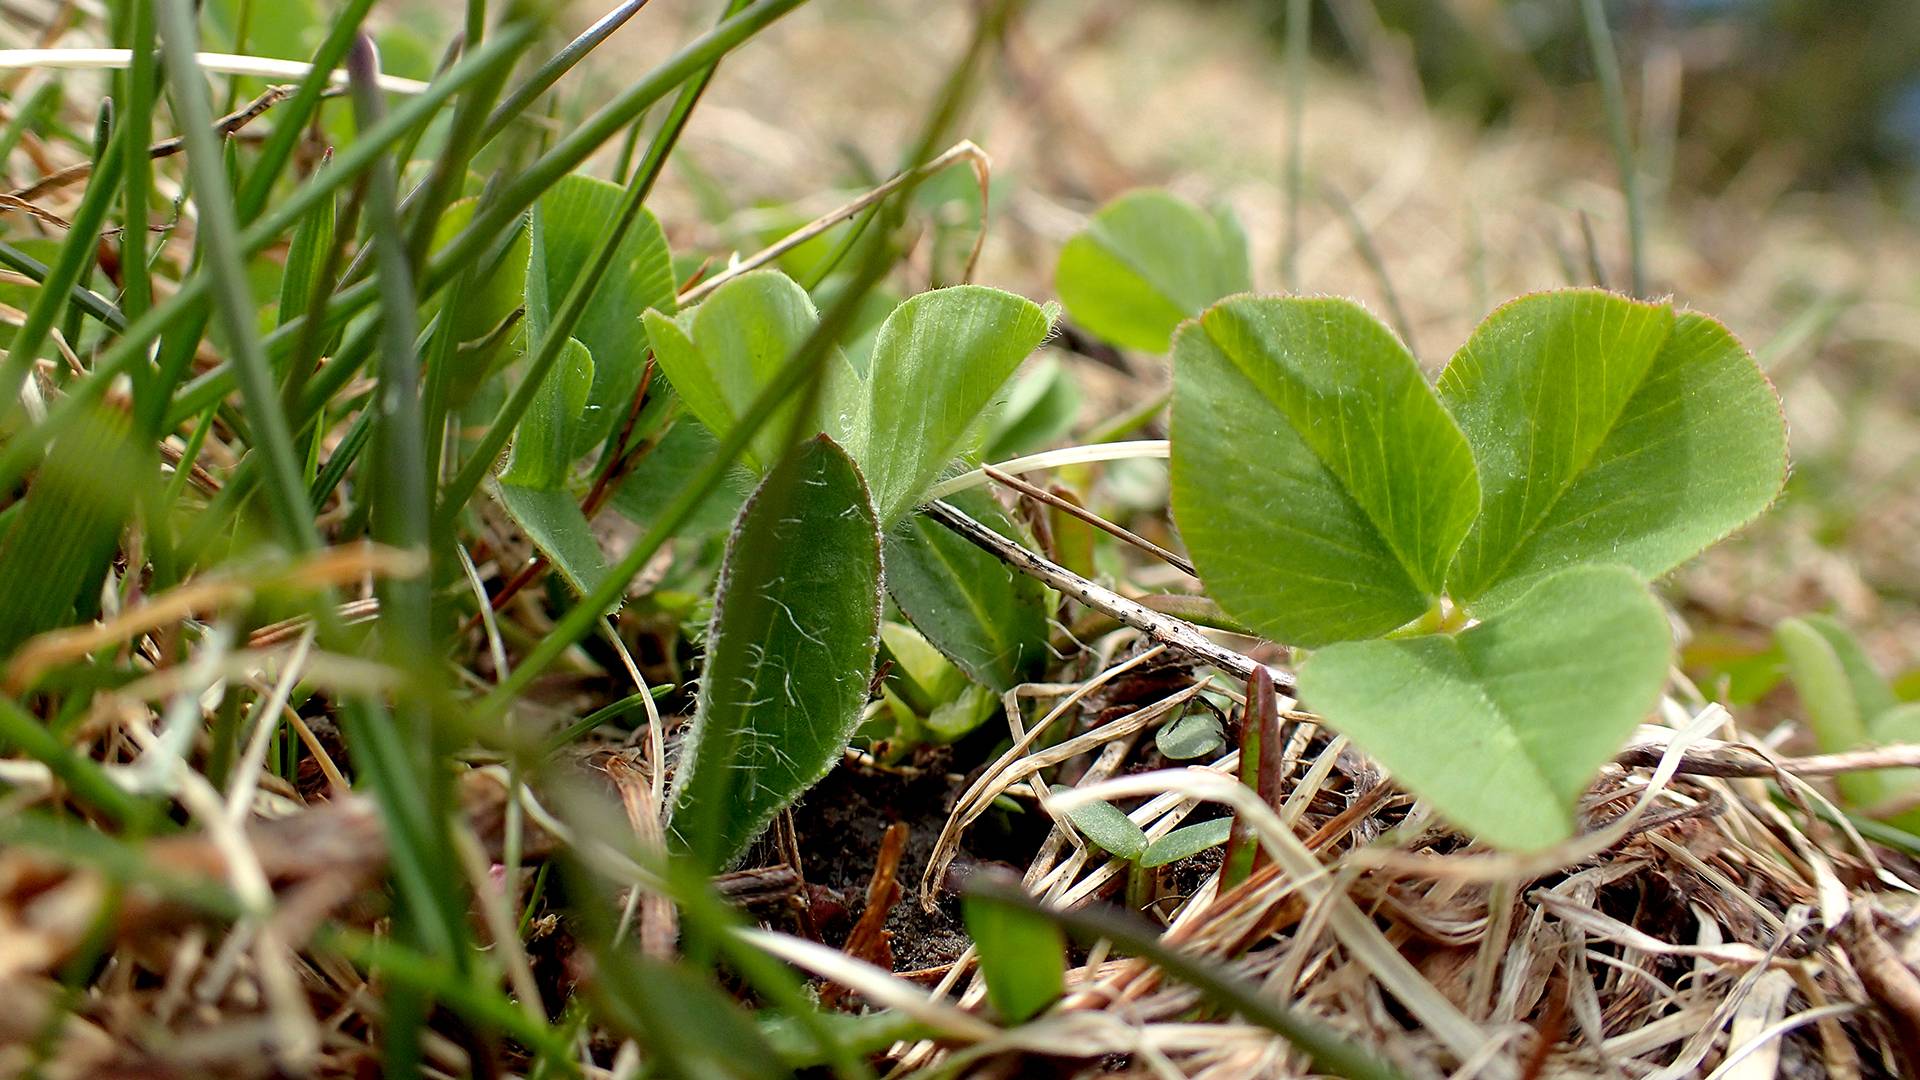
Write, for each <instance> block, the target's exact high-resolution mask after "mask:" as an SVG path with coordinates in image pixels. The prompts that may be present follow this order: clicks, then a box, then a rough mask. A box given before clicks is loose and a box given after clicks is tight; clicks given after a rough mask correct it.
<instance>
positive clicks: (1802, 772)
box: [1614, 739, 1920, 778]
mask: <svg viewBox="0 0 1920 1080" xmlns="http://www.w3.org/2000/svg"><path fill="white" fill-rule="evenodd" d="M1664 752H1665V748H1664V747H1663V746H1662V745H1660V744H1657V743H1640V744H1636V745H1633V746H1629V747H1627V748H1626V749H1625V750H1623V751H1621V752H1620V753H1619V754H1618V755H1617V756H1616V757H1615V758H1614V760H1615V761H1617V762H1619V763H1620V764H1622V765H1627V766H1642V765H1654V764H1657V763H1658V762H1659V760H1660V757H1661V755H1662V754H1663V753H1664ZM1902 768H1920V744H1914V743H1903V744H1901V745H1899V746H1877V747H1874V748H1872V749H1870V750H1848V751H1845V752H1843V753H1838V754H1812V755H1809V756H1807V757H1797V758H1778V759H1775V758H1769V757H1767V756H1766V755H1764V754H1762V753H1760V752H1759V751H1758V750H1755V749H1753V748H1752V747H1749V746H1742V745H1740V744H1739V743H1730V742H1719V741H1717V740H1714V739H1701V740H1699V741H1698V742H1696V743H1695V744H1693V745H1692V746H1690V747H1688V748H1687V750H1686V752H1685V753H1684V754H1683V755H1682V756H1681V758H1680V767H1679V770H1678V771H1679V772H1682V773H1686V774H1688V775H1691V776H1726V777H1735V776H1751V777H1762V778H1764V777H1771V776H1776V775H1778V774H1780V773H1783V772H1784V773H1792V774H1793V775H1795V776H1798V777H1803V778H1804V777H1809V776H1840V775H1843V774H1845V773H1855V772H1866V771H1869V770H1872V769H1902Z"/></svg>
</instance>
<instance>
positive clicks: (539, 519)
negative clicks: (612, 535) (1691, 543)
mask: <svg viewBox="0 0 1920 1080" xmlns="http://www.w3.org/2000/svg"><path fill="white" fill-rule="evenodd" d="M493 488H494V493H495V494H496V495H497V496H498V497H499V499H500V505H501V506H502V507H504V508H505V509H506V511H507V516H508V517H511V518H512V519H513V522H514V524H516V525H518V526H520V531H521V532H524V533H526V534H527V539H528V540H530V541H532V542H533V546H534V547H535V548H537V549H538V550H539V551H540V554H542V555H545V556H546V557H547V561H548V562H551V563H552V564H553V567H554V569H556V570H558V571H560V576H561V577H562V578H564V579H566V582H567V584H568V585H570V586H572V588H573V591H574V592H575V593H577V594H579V595H581V596H585V595H586V594H587V593H589V592H592V591H593V589H594V587H595V586H597V585H599V584H600V583H601V582H602V581H604V580H606V576H607V559H606V555H605V554H604V553H603V552H601V550H600V542H599V541H598V540H595V539H594V538H593V526H592V525H591V524H589V523H588V522H587V516H586V515H585V514H583V513H581V512H580V504H579V503H577V502H575V501H574V497H573V495H572V493H571V492H568V491H567V490H565V489H564V488H532V487H522V486H520V485H519V484H513V483H508V482H507V481H504V480H501V481H497V482H495V483H494V485H493Z"/></svg>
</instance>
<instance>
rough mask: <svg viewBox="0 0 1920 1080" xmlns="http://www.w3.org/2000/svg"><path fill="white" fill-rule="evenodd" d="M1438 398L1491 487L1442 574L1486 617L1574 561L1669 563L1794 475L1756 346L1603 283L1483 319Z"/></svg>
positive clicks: (1643, 566)
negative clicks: (1610, 290) (1613, 291)
mask: <svg viewBox="0 0 1920 1080" xmlns="http://www.w3.org/2000/svg"><path fill="white" fill-rule="evenodd" d="M1440 396H1441V399H1442V400H1443V401H1445V402H1446V404H1447V407H1448V408H1449V409H1451V410H1452V411H1453V414H1454V416H1455V418H1456V419H1458V420H1459V422H1460V427H1461V429H1462V430H1463V431H1465V432H1466V435H1467V441H1468V442H1470V443H1471V444H1472V445H1473V453H1474V458H1475V460H1476V461H1477V462H1478V463H1479V466H1480V478H1481V484H1482V487H1483V491H1482V499H1481V515H1480V520H1479V521H1477V522H1476V523H1475V524H1474V528H1473V531H1472V532H1471V533H1469V534H1468V536H1467V539H1466V541H1465V542H1464V543H1463V544H1462V545H1461V547H1460V554H1459V558H1458V561H1457V562H1456V563H1455V564H1454V566H1453V569H1452V572H1451V574H1450V575H1449V577H1448V579H1447V584H1448V589H1449V591H1450V592H1451V593H1452V594H1453V596H1454V598H1455V599H1457V600H1461V601H1465V602H1473V601H1478V606H1477V608H1476V610H1477V611H1479V612H1480V613H1481V614H1486V613H1488V612H1491V611H1494V610H1497V609H1498V608H1499V607H1500V606H1502V605H1504V604H1506V603H1509V602H1511V601H1512V600H1514V599H1515V598H1517V597H1518V596H1519V595H1520V594H1521V593H1523V592H1525V591H1526V589H1527V587H1528V586H1529V585H1530V584H1531V583H1532V582H1533V581H1535V580H1537V579H1539V578H1540V577H1541V576H1543V575H1545V574H1549V573H1552V572H1553V571H1555V570H1557V569H1559V568H1561V567H1564V566H1568V565H1572V564H1575V563H1580V562H1610V563H1620V564H1623V565H1626V566H1630V567H1632V568H1633V569H1634V570H1636V571H1638V572H1639V573H1640V574H1641V575H1642V576H1644V577H1648V578H1652V577H1657V576H1659V575H1660V574H1664V573H1666V572H1667V571H1668V570H1671V569H1673V568H1674V567H1675V566H1677V565H1679V564H1680V563H1681V562H1684V561H1685V560H1687V559H1689V558H1691V557H1692V556H1694V555H1695V554H1698V553H1699V552H1700V551H1701V550H1703V549H1704V548H1706V547H1707V546H1709V545H1711V544H1713V543H1714V542H1715V541H1717V540H1719V539H1721V538H1722V537H1724V536H1726V535H1727V534H1728V533H1729V532H1732V531H1733V530H1734V529H1735V528H1738V527H1739V526H1740V525H1742V524H1744V523H1746V522H1747V521H1749V520H1751V519H1752V518H1753V517H1754V516H1755V515H1757V514H1758V513H1759V512H1760V511H1761V510H1764V509H1765V508H1766V507H1767V504H1768V503H1770V502H1772V500H1773V498H1774V496H1775V495H1777V494H1778V493H1779V491H1780V487H1781V485H1782V484H1783V483H1784V482H1785V481H1786V472H1787V450H1786V430H1785V427H1784V426H1783V424H1782V421H1781V414H1780V402H1779V400H1778V399H1777V398H1776V397H1775V396H1774V393H1773V388H1772V387H1771V386H1769V385H1768V383H1767V380H1766V377H1765V376H1763V375H1762V374H1761V373H1760V369H1759V368H1758V367H1757V366H1756V365H1755V364H1754V362H1753V358H1752V356H1750V355H1749V354H1748V353H1747V351H1746V349H1745V348H1743V347H1742V346H1741V344H1740V343H1739V342H1738V341H1736V340H1735V339H1734V337H1733V335H1732V334H1729V333H1728V332H1727V330H1726V328H1725V327H1723V326H1721V325H1720V324H1719V323H1717V322H1714V321H1713V320H1712V319H1709V318H1707V317H1706V316H1704V315H1697V314H1692V313H1685V314H1681V315H1680V316H1679V317H1678V318H1676V317H1675V316H1674V314H1673V311H1672V309H1671V308H1670V307H1669V306H1668V305H1666V304H1646V303H1640V302H1638V301H1634V300H1629V299H1626V298H1625V297H1621V296H1615V295H1613V294H1611V293H1606V292H1601V291H1599V290H1595V289H1571V290H1565V291H1561V292H1552V293H1541V294H1538V295H1534V296H1528V297H1522V298H1521V299H1519V300H1516V301H1514V302H1512V303H1510V304H1508V305H1506V306H1505V307H1502V308H1501V309H1499V310H1498V311H1496V312H1494V313H1493V314H1492V315H1490V316H1488V317H1487V320H1486V321H1485V322H1483V323H1481V324H1480V327H1479V329H1477V330H1475V331H1474V333H1473V337H1472V338H1471V339H1469V340H1468V341H1467V343H1466V345H1465V346H1463V347H1462V348H1461V350H1460V352H1459V353H1458V354H1457V355H1456V356H1455V357H1454V358H1453V361H1452V362H1451V363H1449V364H1448V365H1447V369H1446V371H1445V373H1444V374H1442V376H1441V378H1440Z"/></svg>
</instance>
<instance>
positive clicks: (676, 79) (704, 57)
mask: <svg viewBox="0 0 1920 1080" xmlns="http://www.w3.org/2000/svg"><path fill="white" fill-rule="evenodd" d="M805 2H806V0H760V2H759V3H756V4H754V5H752V6H751V7H748V8H747V9H745V10H743V11H741V12H740V13H739V14H738V15H736V16H734V17H733V18H731V19H728V20H727V21H726V22H724V23H722V24H720V25H719V26H716V27H714V28H713V30H711V31H709V32H708V33H706V34H704V35H702V36H701V37H699V38H697V39H695V40H694V41H692V42H690V43H688V44H687V46H686V47H685V48H683V49H681V50H680V51H679V52H678V53H676V54H674V56H673V57H671V58H670V59H668V60H667V61H666V62H665V63H663V64H661V65H660V66H659V67H657V68H655V69H653V70H652V71H651V72H649V73H648V74H647V75H646V76H644V77H642V78H641V79H640V80H639V81H638V82H636V83H635V84H634V85H633V86H631V87H629V88H628V89H627V90H626V91H625V92H623V93H622V94H621V95H620V96H619V97H618V98H616V99H614V101H613V102H611V103H609V104H608V105H606V106H605V107H603V108H602V109H601V110H600V111H599V112H596V113H595V114H594V115H593V116H591V117H589V118H588V119H586V120H585V121H582V123H581V124H580V126H579V127H577V128H575V129H573V131H572V132H570V133H569V134H568V135H567V137H566V138H564V139H562V140H561V141H560V142H559V143H558V144H557V145H555V146H554V147H553V148H552V149H551V150H549V151H547V152H546V153H545V154H542V155H541V156H540V157H539V158H538V159H536V160H535V161H534V162H533V163H532V164H531V165H530V166H528V168H527V170H526V171H525V172H523V173H521V174H520V175H519V176H518V177H516V178H515V179H514V181H513V182H512V183H510V184H508V185H506V186H505V187H504V188H503V189H502V190H501V192H500V195H499V197H498V198H497V200H496V201H495V202H494V203H493V204H492V205H491V206H488V207H482V208H481V209H480V212H479V213H478V214H476V215H475V217H474V220H473V221H471V222H469V223H468V225H467V227H466V228H465V229H463V230H461V232H460V233H459V234H458V235H456V236H455V237H454V238H453V239H452V240H450V241H449V242H448V243H447V245H446V246H445V247H444V248H442V249H441V251H440V253H439V254H438V255H437V256H435V257H434V259H433V260H432V262H431V263H429V264H428V266H427V267H426V269H425V270H424V272H422V273H421V275H420V278H419V282H418V284H419V291H420V295H421V296H422V298H425V297H430V296H433V295H434V294H435V293H437V292H438V291H439V290H440V288H442V287H443V286H445V285H446V284H448V283H449V282H450V281H452V280H453V277H454V276H455V275H456V274H458V273H460V272H461V271H462V270H464V269H465V268H466V267H467V266H468V265H469V264H470V263H471V262H472V260H473V259H475V258H477V257H479V256H480V255H481V254H482V253H483V252H484V251H485V250H487V248H488V247H489V246H490V245H491V244H492V243H493V242H494V241H495V240H496V239H497V238H498V237H499V235H500V234H501V232H502V231H504V230H506V229H508V228H510V227H512V226H513V225H514V223H515V222H516V221H517V220H518V219H519V217H520V215H521V214H523V213H525V212H526V211H527V209H528V208H529V207H531V206H532V205H533V204H534V202H535V201H536V200H538V199H539V197H540V195H541V194H542V193H543V192H545V191H546V190H547V189H548V188H550V187H552V186H553V185H554V184H555V183H557V182H558V181H559V179H560V178H561V177H562V176H565V175H566V174H567V173H569V172H571V171H573V169H574V168H575V167H577V166H578V165H580V164H581V163H582V162H584V161H586V159H587V158H589V157H591V156H592V155H593V153H594V151H595V150H597V149H598V148H599V146H600V144H601V143H602V142H604V141H605V140H606V139H608V138H611V137H612V136H613V135H614V134H615V133H617V132H619V131H620V130H621V129H622V128H623V127H625V126H626V124H628V123H630V122H631V121H632V120H633V119H634V118H635V117H637V116H638V115H639V114H640V113H642V112H644V111H646V109H647V108H648V107H649V106H651V105H652V104H653V103H654V102H656V101H658V100H659V99H660V98H662V97H664V96H665V95H666V94H667V92H668V91H670V90H672V89H673V88H674V87H676V86H678V85H680V84H681V83H682V82H684V81H686V80H687V79H688V78H690V77H692V76H693V75H694V74H695V73H697V72H699V71H700V70H702V69H703V68H705V67H706V66H707V65H708V64H711V63H713V62H714V61H715V60H717V59H719V58H720V57H721V56H724V55H726V54H727V53H728V52H730V51H731V50H732V49H734V48H736V47H737V46H739V45H740V44H741V43H743V42H745V41H747V40H748V39H749V38H751V37H752V36H753V35H754V34H757V33H758V32H760V31H761V30H763V29H765V28H766V27H767V26H769V25H771V24H772V23H773V22H774V21H775V20H777V19H779V18H780V17H781V16H782V15H785V14H787V13H788V12H790V11H792V10H793V9H794V8H796V7H799V6H800V5H801V4H803V3H805ZM515 25H520V24H515ZM528 32H529V33H530V31H528ZM507 36H508V34H507V32H505V31H502V32H497V33H495V34H494V35H493V37H492V38H490V39H489V40H488V42H487V45H486V47H485V48H483V49H482V50H481V52H480V53H479V54H476V56H475V58H474V59H476V60H477V59H478V58H479V57H480V56H482V55H492V54H494V53H495V50H497V49H499V48H500V46H501V45H502V43H503V41H504V39H505V38H507ZM467 63H468V61H462V62H461V63H460V64H457V65H455V66H454V68H453V70H452V71H449V72H448V75H447V80H446V81H449V82H450V81H452V80H453V78H454V77H455V75H456V74H457V73H459V72H461V71H462V69H463V68H464V67H465V66H466V65H467ZM440 82H441V80H435V82H434V83H433V84H432V85H433V86H435V87H437V86H439V85H440ZM448 93H451V89H449V90H448ZM441 99H442V100H444V95H442V98H441ZM420 101H421V99H420V98H415V99H414V100H412V101H409V102H407V103H406V105H404V106H402V107H401V108H399V109H396V110H394V112H393V114H392V115H391V116H390V117H388V122H389V123H391V122H392V121H393V120H395V119H397V118H398V117H400V116H401V115H402V114H404V113H407V112H408V111H409V110H410V109H415V108H416V107H417V106H418V105H419V104H420ZM367 138H368V139H369V140H371V139H372V133H369V135H368V136H367ZM362 145H363V144H362V143H361V142H359V141H356V142H354V143H353V144H352V145H351V146H350V147H348V149H347V151H346V153H343V154H342V155H341V156H340V157H339V158H338V159H336V168H338V167H339V166H340V165H341V164H343V163H346V162H347V160H348V159H349V157H351V156H352V155H353V154H354V152H355V151H357V150H360V149H361V147H362ZM358 164H359V166H360V167H364V162H359V163H358ZM343 171H344V170H343ZM356 175H357V172H356ZM308 186H309V187H310V186H312V182H311V181H310V182H309V185H308ZM302 190H303V191H304V190H306V189H305V188H303V189H302ZM328 190H331V188H329V189H328ZM276 216H280V217H285V216H287V215H286V214H285V208H284V207H283V208H282V210H281V211H280V212H278V213H277V214H276ZM294 216H296V217H297V215H294ZM289 224H291V222H290V221H289V222H287V223H285V224H282V225H281V226H280V228H282V229H284V228H286V227H287V225H289ZM253 231H254V230H249V235H251V234H252V232H253ZM186 291H187V286H185V285H183V286H182V293H185V292H186ZM175 299H176V300H178V299H179V297H176V298H175ZM374 299H375V293H374V287H373V286H372V284H371V283H369V282H361V283H360V284H359V285H356V286H353V287H352V288H348V289H344V290H341V291H340V292H339V293H337V294H335V296H334V297H333V299H332V300H331V301H330V302H329V303H328V305H327V319H328V322H329V325H334V324H337V323H339V322H341V321H343V320H345V319H346V318H348V317H349V316H351V315H352V314H354V313H355V312H358V311H360V310H362V309H364V308H366V307H367V306H369V305H370V304H372V303H373V301H374ZM300 325H301V324H300V322H299V321H297V320H296V321H295V322H292V323H289V324H287V325H286V326H283V327H281V328H280V329H279V330H276V331H274V333H273V334H271V335H269V336H268V339H267V342H268V347H269V349H273V348H275V346H276V345H278V346H280V347H285V346H286V345H287V344H289V343H290V340H291V335H292V334H293V333H294V332H297V328H298V327H299V326H300ZM129 336H131V332H130V335H129ZM104 360H105V358H103V363H104ZM331 366H332V365H329V367H331ZM232 379H233V375H232V373H231V372H230V371H229V370H227V368H226V367H225V366H223V367H221V368H219V369H216V370H215V371H213V372H209V373H208V374H207V375H204V376H202V377H201V378H200V379H197V380H195V382H194V383H193V384H190V385H189V386H188V387H187V388H186V389H184V390H182V392H181V394H180V395H179V396H178V397H177V398H176V399H175V401H174V412H173V413H172V414H171V415H173V416H175V417H182V416H190V415H193V414H194V413H196V412H198V411H199V408H200V407H202V406H204V405H205V404H206V402H207V401H208V400H210V399H212V398H219V397H221V396H224V395H225V394H226V393H228V392H229V391H230V389H231V388H232V385H233V384H232ZM0 389H4V387H0ZM6 464H7V459H6V458H5V457H3V456H0V480H5V478H6V475H7V473H6V468H5V466H6Z"/></svg>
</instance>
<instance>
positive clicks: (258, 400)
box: [158, 0, 320, 551]
mask: <svg viewBox="0 0 1920 1080" xmlns="http://www.w3.org/2000/svg"><path fill="white" fill-rule="evenodd" d="M158 2H159V3H161V4H162V10H161V21H162V25H163V27H164V30H165V32H164V34H163V35H162V42H161V52H162V54H163V56H164V58H165V60H166V68H167V77H168V81H169V83H170V84H171V86H172V91H173V92H172V95H171V96H172V99H173V108H174V112H175V113H176V115H178V116H179V117H180V126H181V128H182V129H183V135H184V137H185V139H186V143H187V170H188V174H189V175H190V176H191V177H192V179H193V188H194V204H195V206H196V208H197V209H198V210H199V223H200V242H201V244H202V246H203V250H204V252H205V255H206V266H205V268H204V273H205V274H207V275H208V276H209V277H211V279H212V286H211V288H212V291H213V299H214V309H215V312H216V313H217V314H218V316H219V318H220V321H221V323H222V324H223V325H224V327H225V329H226V337H227V348H228V351H229V352H230V354H231V356H232V360H231V365H232V367H233V369H234V374H235V378H236V381H238V383H239V384H240V393H241V400H242V403H243V404H244V405H245V407H246V413H247V423H248V426H249V427H250V428H251V429H252V436H253V439H254V447H253V449H254V451H255V452H257V453H260V454H262V455H264V456H265V459H266V462H267V465H266V468H267V477H268V483H267V493H268V500H269V503H270V505H271V506H272V507H273V510H274V516H275V517H276V518H277V520H278V524H279V527H280V531H281V534H282V537H281V538H282V539H283V540H284V541H285V542H286V543H287V544H288V545H289V546H290V547H291V548H293V550H295V551H310V550H312V549H314V548H317V547H319V546H320V534H319V532H318V531H317V530H316V529H315V528H314V524H313V517H312V515H311V514H310V513H308V511H307V506H306V499H305V498H304V495H305V492H306V485H305V484H303V483H302V482H301V479H300V460H299V458H298V456H297V455H295V453H294V450H293V435H292V432H290V431H289V430H288V429H287V417H286V414H285V413H284V412H282V411H281V409H280V397H279V395H278V394H277V393H275V392H274V390H275V388H274V382H273V372H272V370H271V369H270V368H269V367H268V366H267V354H266V352H265V350H264V349H262V348H261V346H260V336H259V332H258V330H257V329H256V328H255V322H254V320H255V318H256V313H255V311H254V307H253V297H252V295H251V294H250V292H249V290H248V286H247V276H246V257H247V253H246V251H245V249H244V247H243V239H242V237H241V234H240V223H239V218H238V215H237V212H236V211H235V209H234V203H233V193H232V191H231V190H230V189H229V187H228V186H227V173H226V170H225V168H223V167H222V164H221V156H220V144H219V142H218V140H217V139H216V137H215V135H214V130H213V107H212V104H211V102H209V101H208V100H207V87H206V83H205V81H204V79H203V77H202V74H201V71H200V64H199V62H198V60H196V59H195V56H194V51H195V49H196V47H197V39H196V37H195V31H194V26H193V13H192V10H191V8H190V7H189V6H188V4H187V2H186V0H158Z"/></svg>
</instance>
